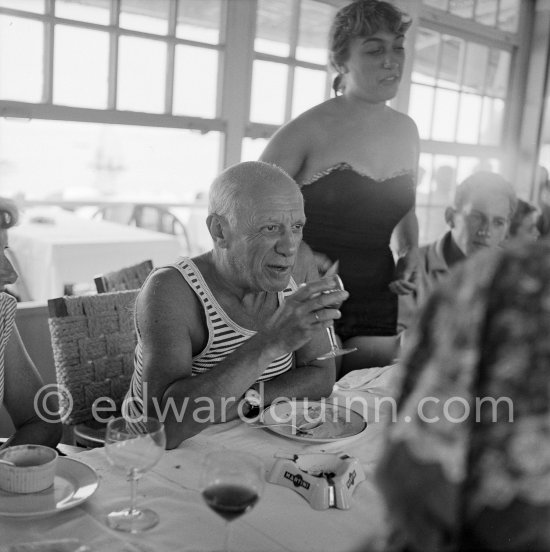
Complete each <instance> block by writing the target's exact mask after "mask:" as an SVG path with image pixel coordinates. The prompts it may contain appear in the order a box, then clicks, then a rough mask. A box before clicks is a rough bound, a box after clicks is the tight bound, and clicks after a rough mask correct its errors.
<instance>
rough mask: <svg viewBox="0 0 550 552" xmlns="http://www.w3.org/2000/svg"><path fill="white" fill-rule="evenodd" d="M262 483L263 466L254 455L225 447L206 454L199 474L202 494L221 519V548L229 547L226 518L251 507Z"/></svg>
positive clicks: (230, 519)
mask: <svg viewBox="0 0 550 552" xmlns="http://www.w3.org/2000/svg"><path fill="white" fill-rule="evenodd" d="M263 487H264V468H263V464H262V461H261V460H260V459H259V458H257V457H256V456H253V455H251V454H248V453H243V452H234V451H228V450H223V451H216V452H211V453H209V454H207V455H206V460H205V463H204V465H203V468H202V476H201V489H202V497H203V499H204V501H205V502H206V504H207V505H208V506H209V507H210V508H211V509H212V510H214V512H216V513H217V514H219V515H220V516H221V517H223V518H224V519H225V524H226V526H225V539H224V548H223V549H224V551H226V552H227V551H228V550H229V536H230V533H231V527H232V526H231V525H230V522H231V521H233V520H234V519H236V518H238V517H239V516H241V515H243V514H244V513H246V512H248V511H249V510H251V509H252V508H253V507H254V505H255V504H256V502H258V500H259V498H260V496H261V494H262V490H263Z"/></svg>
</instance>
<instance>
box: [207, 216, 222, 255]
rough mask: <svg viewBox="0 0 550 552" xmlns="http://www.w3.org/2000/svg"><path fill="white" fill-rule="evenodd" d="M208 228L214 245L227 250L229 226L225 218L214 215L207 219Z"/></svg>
mask: <svg viewBox="0 0 550 552" xmlns="http://www.w3.org/2000/svg"><path fill="white" fill-rule="evenodd" d="M206 226H207V227H208V231H209V232H210V235H211V236H212V240H213V241H214V243H215V244H216V245H217V246H218V247H221V248H222V249H226V248H227V225H226V224H225V220H224V219H223V217H220V216H219V215H216V214H212V215H208V217H207V218H206Z"/></svg>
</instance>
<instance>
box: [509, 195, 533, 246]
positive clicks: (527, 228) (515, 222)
mask: <svg viewBox="0 0 550 552" xmlns="http://www.w3.org/2000/svg"><path fill="white" fill-rule="evenodd" d="M537 221H538V210H537V208H536V207H535V206H534V205H531V204H530V203H528V202H527V201H523V199H518V205H517V207H516V210H515V212H514V216H513V217H512V220H511V221H510V237H511V238H518V239H520V240H525V241H536V240H538V239H539V236H540V232H539V229H538V228H537Z"/></svg>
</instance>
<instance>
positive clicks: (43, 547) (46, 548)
mask: <svg viewBox="0 0 550 552" xmlns="http://www.w3.org/2000/svg"><path fill="white" fill-rule="evenodd" d="M0 552H93V551H92V549H91V548H90V547H89V546H86V545H85V544H82V542H81V541H80V540H78V539H59V540H49V541H40V542H22V543H20V544H12V545H10V546H0Z"/></svg>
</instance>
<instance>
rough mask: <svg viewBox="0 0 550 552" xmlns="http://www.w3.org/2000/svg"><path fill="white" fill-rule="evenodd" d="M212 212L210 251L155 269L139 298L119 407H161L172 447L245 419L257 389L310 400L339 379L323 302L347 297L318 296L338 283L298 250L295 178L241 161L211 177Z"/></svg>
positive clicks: (334, 313) (330, 311)
mask: <svg viewBox="0 0 550 552" xmlns="http://www.w3.org/2000/svg"><path fill="white" fill-rule="evenodd" d="M208 213H209V214H208V217H207V221H206V222H207V226H208V229H209V231H210V235H211V236H212V240H213V249H212V250H211V251H209V252H207V253H204V254H202V255H199V256H198V257H194V258H193V259H192V260H191V259H188V258H181V259H180V260H179V261H178V262H177V263H175V264H174V265H172V266H170V267H163V268H160V269H157V270H155V271H153V273H152V274H151V275H150V276H149V278H148V279H147V281H146V282H145V283H144V285H143V287H142V289H141V292H140V294H139V296H138V298H137V301H136V325H137V331H138V345H137V349H136V363H135V370H134V374H133V378H132V382H131V386H130V390H129V392H128V396H127V400H126V401H125V405H126V406H127V409H128V413H129V415H131V416H132V417H137V418H139V416H140V415H141V414H142V413H143V409H144V408H145V409H146V412H145V413H146V414H147V415H149V416H156V417H161V416H159V415H158V412H159V407H160V412H162V413H163V415H162V418H163V421H164V422H165V427H166V434H167V448H174V447H177V446H178V445H179V444H180V443H181V442H182V441H183V440H184V439H186V438H188V437H191V436H192V435H195V434H197V433H199V432H200V431H201V430H202V429H204V428H205V427H207V425H208V424H209V423H215V422H222V421H226V420H228V419H232V418H235V417H236V416H238V415H239V414H242V415H244V416H247V415H250V412H249V410H250V411H252V412H254V411H255V409H253V408H252V405H251V402H255V400H256V401H257V399H258V391H261V398H262V403H263V404H264V405H268V404H270V403H271V402H272V401H273V400H274V399H275V398H278V397H297V398H304V397H308V398H310V399H312V400H314V399H319V398H320V397H324V396H328V395H329V394H330V393H331V391H332V386H333V384H334V380H335V365H334V360H325V361H319V360H315V359H316V357H318V356H320V355H321V354H322V353H325V352H327V351H328V350H329V348H330V346H329V342H328V338H327V332H326V328H327V327H328V326H329V325H330V324H331V323H332V321H333V320H334V319H336V318H339V316H340V312H339V311H338V310H337V308H335V307H330V305H334V304H336V305H339V304H340V303H341V302H342V301H343V300H345V299H346V298H347V297H348V293H347V292H345V291H339V292H334V293H331V294H322V293H321V292H323V291H328V290H330V289H332V288H334V287H335V281H334V277H332V278H331V277H327V278H323V279H319V277H318V272H317V268H316V265H315V262H314V260H313V255H312V254H311V250H307V249H306V248H305V247H300V245H301V240H302V229H303V226H304V223H305V215H304V202H303V198H302V194H301V192H300V189H299V187H298V186H297V184H296V183H295V182H294V180H292V178H290V176H288V175H287V174H286V173H285V172H284V171H283V170H282V169H280V168H278V167H276V166H274V165H269V164H268V163H264V162H261V161H254V162H246V163H239V164H237V165H234V166H232V167H230V168H228V169H226V170H225V171H224V172H222V173H221V175H219V176H218V177H217V178H216V179H215V180H214V182H213V184H212V186H211V188H210V194H209V208H208ZM306 282H307V283H306ZM301 284H303V285H301ZM260 383H261V385H260ZM250 395H253V398H252V400H250ZM155 404H156V407H155Z"/></svg>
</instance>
